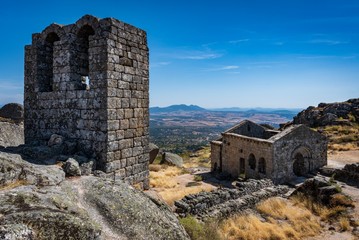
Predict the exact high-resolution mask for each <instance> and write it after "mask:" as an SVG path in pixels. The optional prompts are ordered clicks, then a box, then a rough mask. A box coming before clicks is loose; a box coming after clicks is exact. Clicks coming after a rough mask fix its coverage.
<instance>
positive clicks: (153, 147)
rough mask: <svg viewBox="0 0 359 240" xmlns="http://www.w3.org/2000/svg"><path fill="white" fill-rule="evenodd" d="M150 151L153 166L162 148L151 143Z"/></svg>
mask: <svg viewBox="0 0 359 240" xmlns="http://www.w3.org/2000/svg"><path fill="white" fill-rule="evenodd" d="M149 150H150V164H151V163H153V161H154V160H155V159H156V157H157V155H158V152H159V151H160V148H159V147H157V146H156V145H155V144H153V143H150V144H149Z"/></svg>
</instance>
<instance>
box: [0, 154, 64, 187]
mask: <svg viewBox="0 0 359 240" xmlns="http://www.w3.org/2000/svg"><path fill="white" fill-rule="evenodd" d="M64 179H65V173H64V171H62V169H61V168H60V167H58V166H56V165H51V166H45V165H34V164H31V163H29V162H27V161H24V160H23V159H22V157H21V156H20V155H17V154H10V153H4V152H0V187H1V186H5V185H8V184H11V183H16V182H21V181H22V182H23V183H24V184H33V185H36V186H54V185H57V184H59V183H61V182H62V181H63V180H64Z"/></svg>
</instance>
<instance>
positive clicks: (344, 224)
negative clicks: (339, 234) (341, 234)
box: [339, 217, 350, 231]
mask: <svg viewBox="0 0 359 240" xmlns="http://www.w3.org/2000/svg"><path fill="white" fill-rule="evenodd" d="M339 226H340V230H341V231H348V230H349V229H350V222H349V219H348V218H347V217H341V218H340V219H339Z"/></svg>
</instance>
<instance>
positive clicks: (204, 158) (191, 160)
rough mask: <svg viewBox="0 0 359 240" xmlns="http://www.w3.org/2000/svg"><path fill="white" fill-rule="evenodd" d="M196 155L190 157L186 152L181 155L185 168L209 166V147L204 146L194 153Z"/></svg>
mask: <svg viewBox="0 0 359 240" xmlns="http://www.w3.org/2000/svg"><path fill="white" fill-rule="evenodd" d="M195 154H196V155H197V156H196V157H190V156H189V155H188V154H185V155H183V156H182V157H183V160H184V164H183V166H184V167H185V168H192V167H211V161H210V158H211V148H210V147H205V148H203V149H201V150H199V151H197V152H196V153H195Z"/></svg>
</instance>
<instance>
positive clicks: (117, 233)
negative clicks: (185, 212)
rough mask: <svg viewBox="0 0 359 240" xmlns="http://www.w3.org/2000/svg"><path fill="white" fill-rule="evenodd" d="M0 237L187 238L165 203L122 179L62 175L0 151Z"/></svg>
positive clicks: (52, 168) (52, 167)
mask: <svg viewBox="0 0 359 240" xmlns="http://www.w3.org/2000/svg"><path fill="white" fill-rule="evenodd" d="M0 239H9V240H15V239H16V240H18V239H20V240H21V239H39V240H42V239H61V240H64V239H84V240H85V239H86V240H91V239H104V240H105V239H106V240H107V239H189V237H188V235H187V233H186V232H185V230H184V228H183V227H182V226H181V225H180V223H179V221H178V219H177V218H176V216H175V215H174V214H173V213H172V212H171V210H170V209H169V208H168V207H167V206H166V205H165V204H163V203H161V202H159V201H158V200H155V199H153V198H150V197H148V196H147V195H145V194H144V193H143V192H140V191H138V190H136V189H134V188H133V187H132V186H130V185H128V184H127V183H124V182H123V181H121V180H114V179H106V178H102V177H95V176H82V177H76V178H66V179H65V173H64V172H63V170H62V168H61V167H60V166H57V165H49V166H44V165H37V164H32V163H29V162H26V161H24V160H23V159H22V157H21V156H20V155H17V154H12V153H4V152H0Z"/></svg>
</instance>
